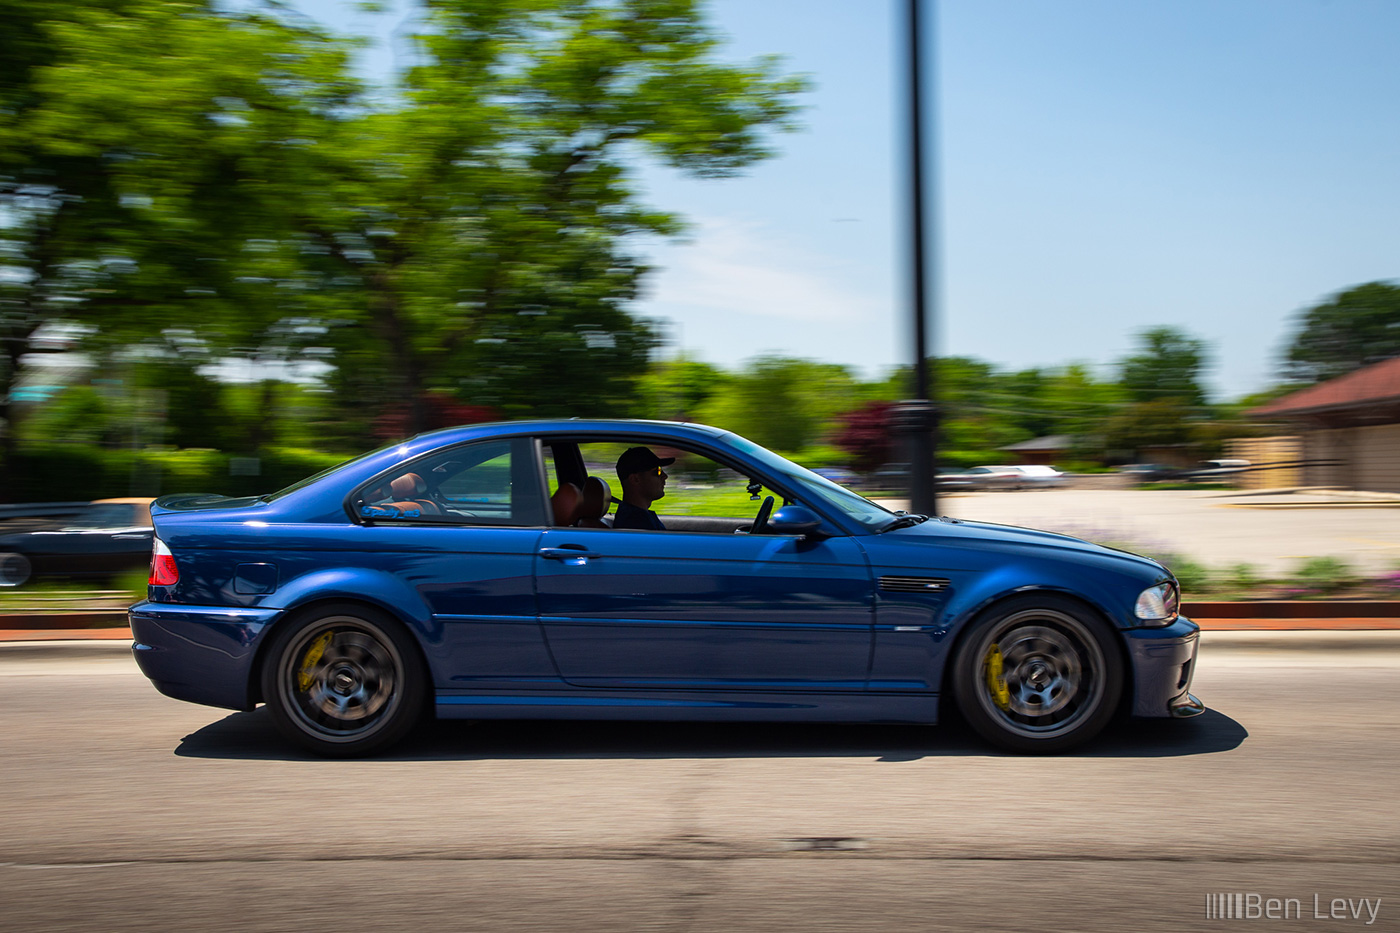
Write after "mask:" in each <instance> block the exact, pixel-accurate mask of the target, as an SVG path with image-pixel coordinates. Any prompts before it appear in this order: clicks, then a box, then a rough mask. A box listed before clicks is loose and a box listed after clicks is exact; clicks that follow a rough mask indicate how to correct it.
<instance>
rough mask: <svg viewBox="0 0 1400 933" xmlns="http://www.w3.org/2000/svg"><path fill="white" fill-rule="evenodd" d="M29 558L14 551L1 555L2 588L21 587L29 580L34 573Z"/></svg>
mask: <svg viewBox="0 0 1400 933" xmlns="http://www.w3.org/2000/svg"><path fill="white" fill-rule="evenodd" d="M33 569H34V568H33V567H31V566H30V564H29V558H27V557H25V556H24V555H23V554H17V553H15V552H14V551H7V552H5V553H4V554H0V586H20V585H22V584H24V583H26V582H28V580H29V576H30V574H31V573H33Z"/></svg>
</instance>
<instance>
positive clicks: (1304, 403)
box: [1247, 357, 1400, 492]
mask: <svg viewBox="0 0 1400 933" xmlns="http://www.w3.org/2000/svg"><path fill="white" fill-rule="evenodd" d="M1247 414H1248V415H1249V416H1250V417H1251V418H1254V419H1255V420H1258V421H1266V422H1286V423H1288V424H1289V425H1290V426H1291V428H1292V431H1293V433H1296V434H1297V435H1298V436H1299V437H1301V438H1302V460H1303V470H1302V480H1303V485H1306V486H1342V487H1346V488H1350V489H1364V490H1367V491H1369V492H1400V357H1395V358H1392V359H1388V360H1382V361H1381V362H1379V363H1373V364H1371V365H1370V366H1366V367H1364V368H1362V369H1358V370H1356V371H1355V372H1350V373H1347V374H1346V375H1345V376H1338V377H1337V378H1336V379H1330V380H1328V381H1327V382H1321V383H1318V384H1317V385H1315V386H1309V387H1308V388H1306V389H1301V390H1299V391H1297V392H1294V393H1292V394H1291V395H1285V396H1283V397H1282V398H1279V399H1275V400H1274V401H1272V402H1270V403H1269V404H1267V405H1262V406H1260V407H1259V408H1254V409H1251V410H1250V411H1248V412H1247Z"/></svg>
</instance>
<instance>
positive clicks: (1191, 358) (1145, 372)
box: [1119, 327, 1206, 406]
mask: <svg viewBox="0 0 1400 933" xmlns="http://www.w3.org/2000/svg"><path fill="white" fill-rule="evenodd" d="M1138 340H1139V341H1140V343H1141V349H1140V351H1139V352H1138V353H1136V354H1134V355H1133V356H1130V357H1128V358H1127V359H1125V360H1123V361H1122V363H1121V364H1120V365H1119V371H1120V374H1121V375H1120V381H1121V382H1122V385H1123V388H1124V390H1126V392H1127V393H1128V396H1129V398H1131V399H1132V400H1133V401H1135V402H1156V401H1163V400H1167V399H1174V400H1176V401H1177V402H1179V403H1181V404H1183V405H1186V406H1200V405H1204V404H1205V403H1206V394H1205V390H1204V389H1203V388H1202V387H1201V382H1200V379H1201V370H1202V369H1203V368H1204V366H1205V362H1206V345H1205V342H1204V341H1201V340H1197V339H1196V338H1194V337H1191V336H1188V335H1187V334H1186V333H1185V332H1183V331H1180V330H1177V329H1175V328H1172V327H1156V328H1153V329H1151V330H1145V331H1142V332H1141V333H1139V334H1138Z"/></svg>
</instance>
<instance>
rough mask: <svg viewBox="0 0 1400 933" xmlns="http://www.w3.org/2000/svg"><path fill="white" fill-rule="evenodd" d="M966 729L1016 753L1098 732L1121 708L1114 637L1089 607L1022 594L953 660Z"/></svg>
mask: <svg viewBox="0 0 1400 933" xmlns="http://www.w3.org/2000/svg"><path fill="white" fill-rule="evenodd" d="M953 665H954V667H953V672H952V673H953V690H954V696H955V697H956V698H957V703H958V709H959V710H960V711H961V712H962V714H963V717H964V718H965V719H966V720H967V722H968V724H969V725H971V726H972V728H973V729H975V730H976V731H977V732H978V733H979V734H980V735H981V736H982V737H983V738H985V739H987V740H988V741H989V742H991V743H993V744H994V745H998V746H1000V747H1002V748H1005V749H1009V750H1011V751H1016V752H1031V753H1045V752H1060V751H1065V750H1066V749H1069V748H1073V747H1075V746H1077V745H1081V744H1083V743H1084V742H1087V741H1088V740H1089V739H1091V738H1093V737H1094V736H1095V735H1097V734H1098V733H1099V731H1100V730H1101V729H1103V727H1104V726H1105V725H1107V724H1108V721H1109V719H1111V718H1112V717H1113V713H1114V710H1115V709H1116V708H1117V706H1118V698H1119V696H1120V695H1121V694H1122V691H1123V667H1122V662H1121V660H1120V658H1119V654H1118V650H1117V646H1116V645H1115V643H1114V641H1113V633H1112V632H1111V631H1109V630H1108V627H1107V625H1105V623H1104V622H1103V621H1102V620H1101V619H1099V618H1098V617H1097V616H1096V615H1094V614H1093V613H1092V612H1090V611H1089V610H1088V609H1086V608H1085V607H1083V606H1081V605H1079V604H1078V603H1075V602H1073V601H1071V600H1067V599H1062V598H1058V597H1055V596H1048V595H1047V596H1024V597H1020V598H1018V599H1015V600H1012V601H1010V602H1007V603H1003V604H1002V605H1001V606H998V607H996V608H995V609H994V610H993V611H992V612H991V613H990V614H989V615H987V616H985V617H983V618H982V619H981V620H979V621H978V622H977V623H976V624H975V626H974V628H973V629H972V631H971V632H969V633H968V636H967V638H965V639H964V640H963V642H962V644H961V645H960V646H959V648H958V651H957V654H956V656H955V657H954V660H953Z"/></svg>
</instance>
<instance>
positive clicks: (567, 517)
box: [549, 483, 582, 525]
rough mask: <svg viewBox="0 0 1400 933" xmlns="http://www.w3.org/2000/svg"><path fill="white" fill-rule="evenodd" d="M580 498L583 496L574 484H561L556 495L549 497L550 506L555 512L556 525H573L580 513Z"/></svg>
mask: <svg viewBox="0 0 1400 933" xmlns="http://www.w3.org/2000/svg"><path fill="white" fill-rule="evenodd" d="M580 498H582V494H581V493H580V492H579V489H578V487H577V486H575V485H574V484H573V483H560V484H559V488H558V489H556V490H555V491H554V495H552V496H550V497H549V504H550V507H551V509H552V511H553V512H554V524H556V525H572V524H573V523H574V519H575V517H576V513H577V512H578V503H579V499H580Z"/></svg>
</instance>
